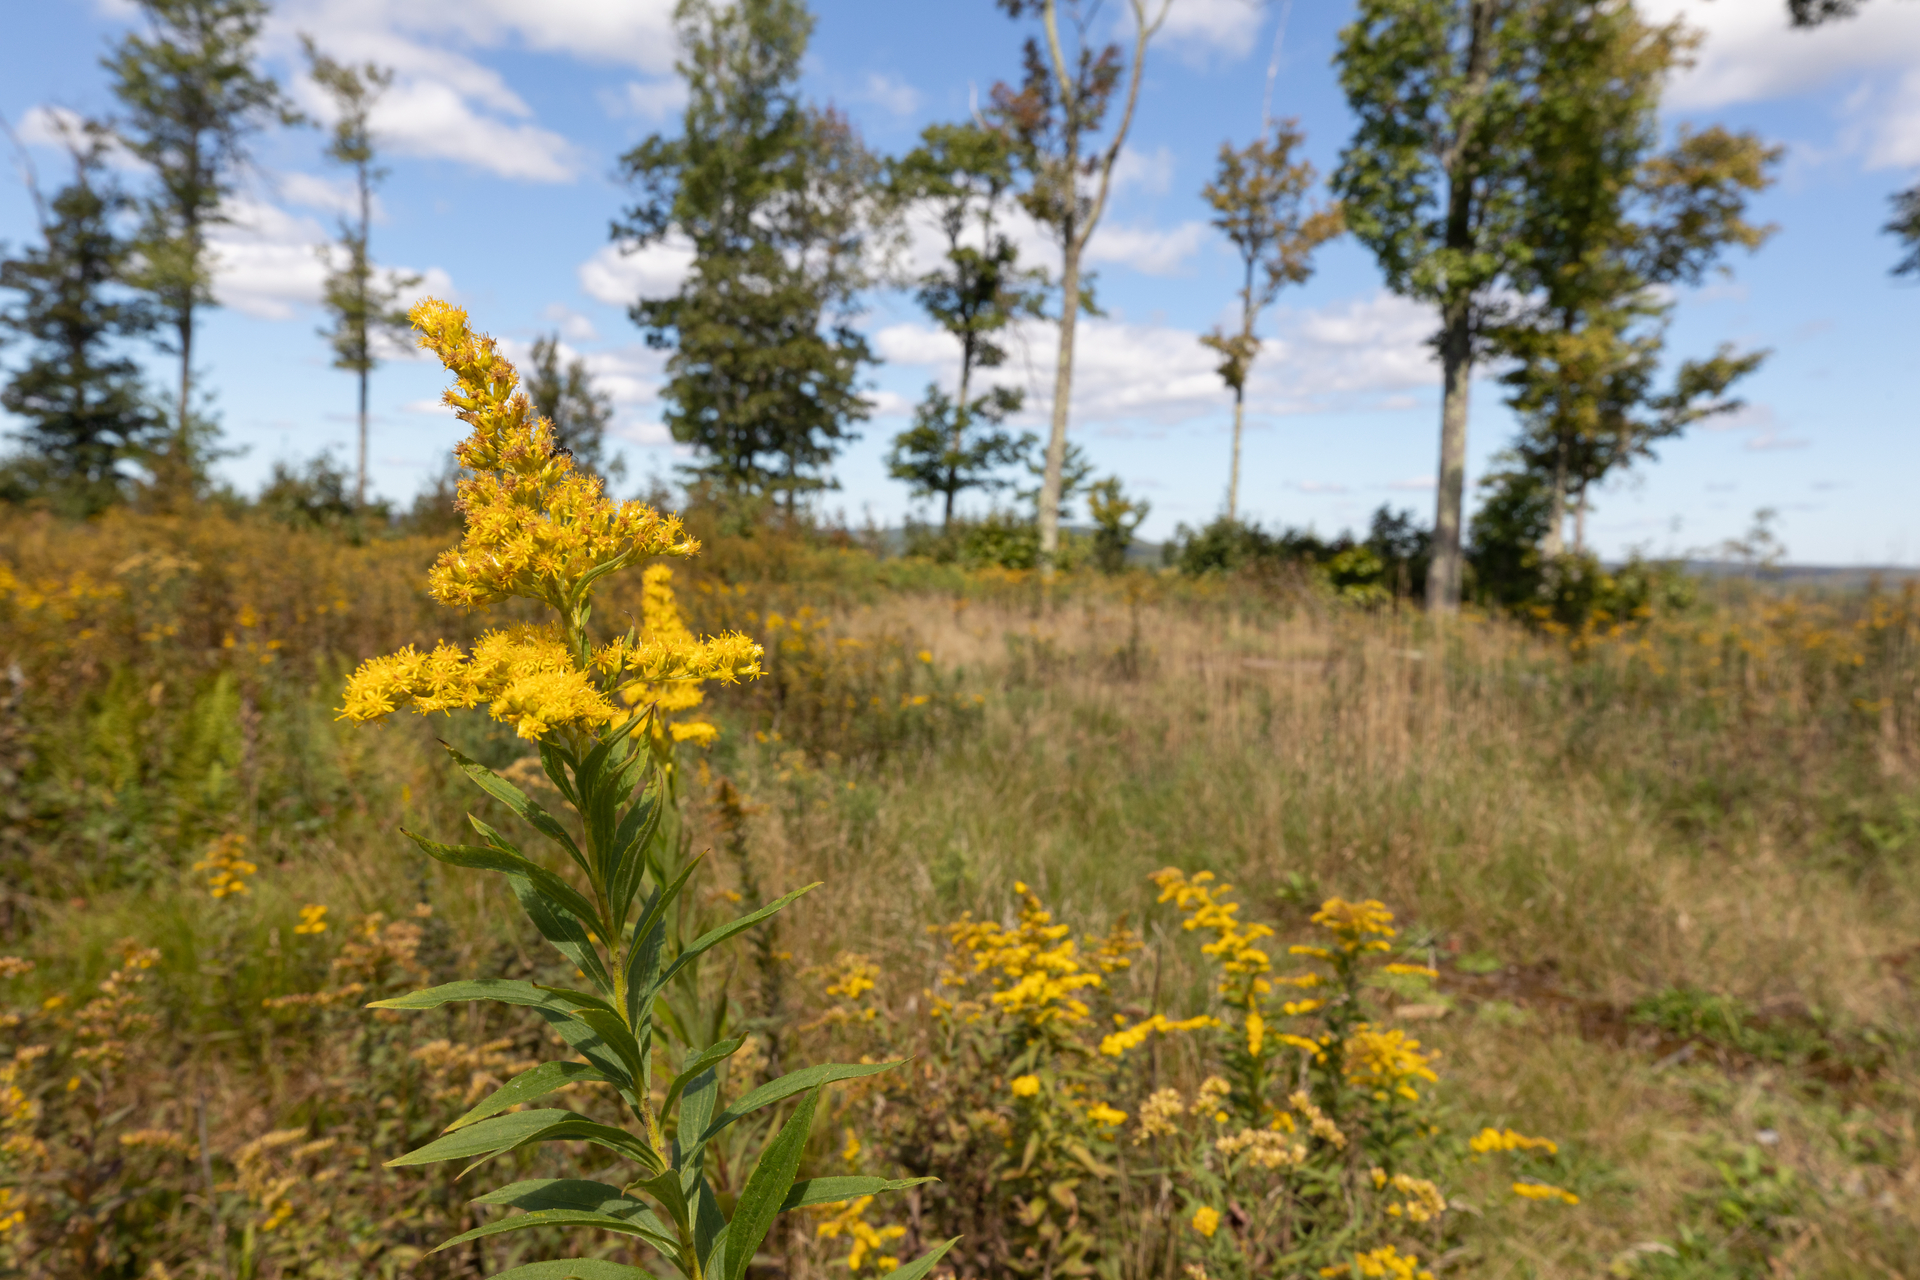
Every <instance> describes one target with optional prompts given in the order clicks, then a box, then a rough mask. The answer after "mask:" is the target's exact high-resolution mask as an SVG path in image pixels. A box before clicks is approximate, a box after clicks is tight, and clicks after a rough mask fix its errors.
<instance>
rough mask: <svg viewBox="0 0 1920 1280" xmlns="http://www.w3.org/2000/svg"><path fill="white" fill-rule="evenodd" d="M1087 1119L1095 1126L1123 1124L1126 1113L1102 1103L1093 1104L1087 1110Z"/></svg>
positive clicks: (1125, 1119)
mask: <svg viewBox="0 0 1920 1280" xmlns="http://www.w3.org/2000/svg"><path fill="white" fill-rule="evenodd" d="M1087 1119H1089V1120H1091V1121H1093V1122H1094V1123H1095V1124H1125V1123H1126V1122H1127V1113H1126V1112H1124V1111H1121V1110H1119V1109H1118V1108H1116V1107H1110V1106H1108V1105H1107V1104H1106V1103H1104V1102H1099V1103H1095V1104H1094V1105H1093V1106H1091V1107H1089V1108H1088V1109H1087Z"/></svg>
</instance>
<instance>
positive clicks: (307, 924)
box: [293, 902, 327, 934]
mask: <svg viewBox="0 0 1920 1280" xmlns="http://www.w3.org/2000/svg"><path fill="white" fill-rule="evenodd" d="M293 931H294V932H295V933H299V934H315V933H325V932H326V931H327V909H326V907H325V906H324V905H322V904H321V903H318V902H310V903H308V904H307V905H306V906H304V907H302V908H300V923H299V924H297V925H295V926H293Z"/></svg>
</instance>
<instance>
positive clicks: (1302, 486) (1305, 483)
mask: <svg viewBox="0 0 1920 1280" xmlns="http://www.w3.org/2000/svg"><path fill="white" fill-rule="evenodd" d="M1293 487H1294V488H1295V489H1298V490H1299V491H1300V492H1301V493H1345V492H1346V491H1347V486H1345V485H1343V484H1339V483H1337V482H1335V481H1332V480H1301V481H1298V482H1296V483H1295V484H1294V485H1293Z"/></svg>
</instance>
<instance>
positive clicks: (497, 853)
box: [402, 814, 613, 991]
mask: <svg viewBox="0 0 1920 1280" xmlns="http://www.w3.org/2000/svg"><path fill="white" fill-rule="evenodd" d="M467 821H469V822H471V823H472V824H473V827H474V830H476V831H478V832H479V833H480V835H481V837H482V838H483V839H485V840H486V841H487V842H488V844H487V845H486V846H481V845H470V844H462V845H445V844H441V843H439V842H438V841H434V840H428V839H427V838H426V837H424V836H420V835H416V834H415V833H413V832H411V831H407V830H406V829H405V828H402V834H404V835H405V836H406V837H407V838H408V839H409V840H412V841H413V842H414V843H415V844H417V845H419V846H420V847H421V849H423V850H424V851H425V852H426V853H427V854H428V856H430V857H434V858H438V859H439V860H440V861H442V862H447V863H451V864H453V865H454V866H457V867H477V868H479V869H481V870H483V871H498V872H500V873H501V874H503V875H505V876H506V877H507V883H508V885H509V886H510V887H511V888H512V889H513V896H514V897H515V898H516V899H517V900H518V901H519V903H520V906H521V909H523V910H524V911H525V912H526V913H527V917H528V918H529V919H531V920H532V921H533V923H534V927H535V928H537V929H539V930H540V934H541V936H542V937H544V938H546V940H547V941H549V942H551V943H552V944H553V945H554V949H555V950H557V951H559V952H560V954H561V955H563V956H565V957H566V958H567V959H568V960H570V961H572V962H573V965H574V967H575V968H577V969H579V970H580V971H581V972H582V973H585V974H586V975H587V977H588V978H589V979H590V980H591V981H592V982H593V984H594V985H595V986H597V987H599V988H600V989H601V990H602V991H611V990H612V989H613V979H612V978H611V977H610V976H609V975H608V974H607V968H606V964H605V962H603V961H602V960H601V959H600V953H599V951H598V950H597V949H595V947H594V945H593V935H594V934H595V933H602V934H604V933H605V932H607V930H606V926H605V924H604V923H603V922H602V921H601V919H600V916H599V913H598V912H596V911H595V910H594V908H593V904H592V903H591V902H588V901H587V899H586V897H585V895H583V894H582V893H581V892H580V891H579V890H577V889H575V888H574V887H573V886H572V885H570V884H568V883H567V882H566V881H565V880H562V879H561V878H560V877H559V876H556V875H554V874H553V873H552V872H551V871H548V870H547V869H546V868H545V867H542V866H540V865H539V864H538V863H536V862H533V861H532V860H530V859H529V858H528V857H527V856H526V855H525V854H523V853H521V852H520V851H519V850H518V849H516V848H514V847H513V846H512V845H511V844H509V843H507V841H506V838H505V837H503V836H502V835H501V834H500V833H499V832H498V831H495V830H494V829H493V828H492V827H490V826H488V825H487V824H486V823H484V822H482V821H480V820H479V819H478V818H475V817H473V816H472V815H471V814H469V815H468V817H467Z"/></svg>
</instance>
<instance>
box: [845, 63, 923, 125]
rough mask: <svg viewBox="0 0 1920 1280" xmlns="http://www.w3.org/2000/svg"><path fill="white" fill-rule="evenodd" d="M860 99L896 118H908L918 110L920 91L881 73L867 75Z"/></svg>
mask: <svg viewBox="0 0 1920 1280" xmlns="http://www.w3.org/2000/svg"><path fill="white" fill-rule="evenodd" d="M860 97H861V98H862V99H864V100H865V101H867V102H871V103H873V104H874V105H875V106H877V107H879V108H880V109H881V110H883V111H888V112H891V113H892V114H894V115H896V116H910V115H912V114H913V113H914V112H915V111H918V110H919V109H920V91H919V90H918V89H916V88H914V87H913V86H912V85H910V84H908V83H907V82H906V81H904V80H902V79H900V77H898V76H893V75H888V74H886V73H885V72H883V71H873V72H869V73H868V74H867V80H866V83H865V84H864V85H863V86H861V90H860Z"/></svg>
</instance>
